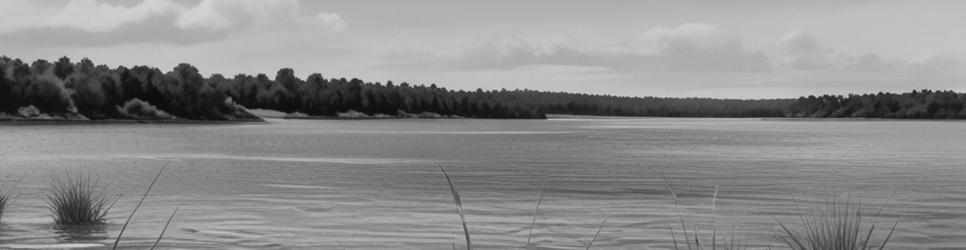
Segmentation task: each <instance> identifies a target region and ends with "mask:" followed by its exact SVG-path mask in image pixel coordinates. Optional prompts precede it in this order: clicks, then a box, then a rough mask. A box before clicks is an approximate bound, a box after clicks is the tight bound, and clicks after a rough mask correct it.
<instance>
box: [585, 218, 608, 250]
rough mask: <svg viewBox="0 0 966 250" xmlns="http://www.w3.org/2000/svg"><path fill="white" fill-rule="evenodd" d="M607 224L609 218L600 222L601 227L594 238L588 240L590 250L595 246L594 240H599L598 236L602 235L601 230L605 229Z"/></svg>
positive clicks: (588, 249)
mask: <svg viewBox="0 0 966 250" xmlns="http://www.w3.org/2000/svg"><path fill="white" fill-rule="evenodd" d="M605 224H607V219H604V221H601V222H600V227H599V228H597V233H595V234H594V238H592V239H590V242H587V250H590V247H591V246H594V241H597V236H600V231H601V230H604V225H605Z"/></svg>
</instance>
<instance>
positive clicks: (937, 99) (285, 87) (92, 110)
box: [0, 57, 966, 120]
mask: <svg viewBox="0 0 966 250" xmlns="http://www.w3.org/2000/svg"><path fill="white" fill-rule="evenodd" d="M964 103H966V95H964V94H960V93H956V92H953V91H931V90H917V91H912V92H911V93H902V94H893V93H878V94H866V95H848V96H832V95H824V96H820V97H816V96H808V97H801V98H798V99H759V100H743V99H713V98H661V97H625V96H611V95H591V94H575V93H564V92H546V91H536V90H505V89H503V90H489V91H484V90H482V89H477V90H475V91H465V90H450V89H446V88H444V87H439V86H436V85H435V84H430V85H429V86H426V85H421V84H409V83H406V82H403V83H398V84H396V83H394V82H392V81H388V82H385V83H381V82H365V81H363V80H360V79H357V78H352V79H346V78H325V77H323V76H322V75H320V74H311V75H309V76H308V77H306V78H305V79H302V78H299V77H298V76H296V75H295V72H294V71H293V70H292V69H289V68H283V69H280V70H278V72H277V73H276V75H275V76H274V78H269V76H267V75H265V74H258V75H254V76H253V75H247V74H238V75H235V76H233V77H231V78H228V77H225V76H223V75H220V74H213V75H210V76H208V77H205V76H203V75H202V74H201V73H200V72H199V70H198V69H197V68H195V67H194V66H191V65H189V64H185V63H182V64H179V65H177V66H175V67H174V68H173V69H171V70H170V71H167V72H164V71H161V70H160V69H158V68H154V67H149V66H133V67H131V68H127V67H124V66H118V67H116V68H110V67H108V66H106V65H95V64H94V63H93V62H92V61H91V60H89V59H87V58H84V59H81V60H80V61H79V62H76V63H74V62H72V61H71V59H70V58H67V57H61V58H60V59H58V60H57V61H54V62H50V61H46V60H42V59H41V60H36V61H34V62H32V63H30V64H27V63H25V62H23V61H21V60H20V59H11V58H9V57H0V120H3V119H6V120H10V119H69V120H88V119H89V120H104V119H132V120H166V119H184V120H259V118H258V117H257V116H255V115H252V114H251V113H250V112H248V109H269V110H277V111H281V112H285V113H290V114H299V115H301V116H305V117H345V116H346V114H357V116H359V115H361V116H362V117H437V118H444V117H452V118H456V117H462V118H509V119H543V118H546V115H547V114H572V115H606V116H657V117H796V118H805V117H808V118H895V119H962V118H966V110H964Z"/></svg>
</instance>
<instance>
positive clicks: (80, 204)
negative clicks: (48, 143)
mask: <svg viewBox="0 0 966 250" xmlns="http://www.w3.org/2000/svg"><path fill="white" fill-rule="evenodd" d="M115 203H117V200H114V202H113V203H110V204H109V203H108V201H107V196H106V195H105V191H104V189H103V188H101V187H99V185H98V182H97V179H91V178H90V177H88V176H81V177H72V176H70V174H65V175H64V176H55V177H53V178H52V182H51V184H50V189H49V193H48V194H47V207H48V209H50V212H51V214H52V216H53V217H54V223H56V224H59V225H96V224H103V223H105V222H106V221H107V213H108V211H110V210H111V208H112V207H113V206H114V204H115Z"/></svg>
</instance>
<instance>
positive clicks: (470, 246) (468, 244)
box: [439, 166, 473, 250]
mask: <svg viewBox="0 0 966 250" xmlns="http://www.w3.org/2000/svg"><path fill="white" fill-rule="evenodd" d="M439 170H440V171H443V176H446V182H449V190H450V191H452V192H453V201H455V202H456V211H457V212H459V214H460V222H462V223H463V233H465V234H466V249H467V250H472V249H473V244H472V243H471V242H470V229H469V227H467V226H466V216H464V215H463V202H461V201H460V193H459V192H458V191H456V184H453V180H452V179H450V178H449V174H447V173H446V169H443V166H439Z"/></svg>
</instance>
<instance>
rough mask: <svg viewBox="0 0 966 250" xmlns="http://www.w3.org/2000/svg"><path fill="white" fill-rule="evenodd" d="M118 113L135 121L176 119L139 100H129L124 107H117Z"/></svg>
mask: <svg viewBox="0 0 966 250" xmlns="http://www.w3.org/2000/svg"><path fill="white" fill-rule="evenodd" d="M117 113H119V114H121V115H122V116H124V117H128V118H134V119H174V116H171V115H170V114H168V113H167V112H164V111H163V110H160V109H158V108H157V107H155V106H154V105H151V104H150V103H148V102H145V101H142V100H141V99H137V98H134V99H131V100H128V101H127V102H125V103H124V106H117Z"/></svg>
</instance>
